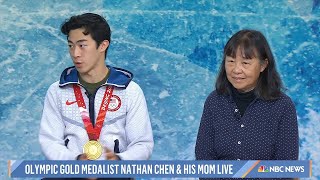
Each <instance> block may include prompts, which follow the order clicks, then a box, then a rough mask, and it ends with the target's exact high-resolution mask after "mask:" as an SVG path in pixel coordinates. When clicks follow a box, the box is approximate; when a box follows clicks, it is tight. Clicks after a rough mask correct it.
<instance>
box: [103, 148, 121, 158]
mask: <svg viewBox="0 0 320 180" xmlns="http://www.w3.org/2000/svg"><path fill="white" fill-rule="evenodd" d="M105 151H106V159H107V160H120V158H119V157H118V156H117V155H116V154H114V153H113V152H112V151H111V150H109V149H108V148H105Z"/></svg>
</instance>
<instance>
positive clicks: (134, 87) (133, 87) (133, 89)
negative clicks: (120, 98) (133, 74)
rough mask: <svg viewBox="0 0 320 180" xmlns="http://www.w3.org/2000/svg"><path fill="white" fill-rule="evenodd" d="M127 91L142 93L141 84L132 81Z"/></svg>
mask: <svg viewBox="0 0 320 180" xmlns="http://www.w3.org/2000/svg"><path fill="white" fill-rule="evenodd" d="M126 90H127V91H129V92H140V91H141V92H142V89H141V87H140V86H139V84H138V83H136V82H134V81H133V80H131V81H130V83H129V84H128V86H127V88H126Z"/></svg>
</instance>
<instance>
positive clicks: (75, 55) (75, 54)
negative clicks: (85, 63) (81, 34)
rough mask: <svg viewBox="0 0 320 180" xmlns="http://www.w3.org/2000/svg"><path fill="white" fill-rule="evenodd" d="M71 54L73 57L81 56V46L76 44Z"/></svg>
mask: <svg viewBox="0 0 320 180" xmlns="http://www.w3.org/2000/svg"><path fill="white" fill-rule="evenodd" d="M71 55H72V56H73V57H80V56H81V50H80V48H79V47H77V46H75V47H74V49H73V50H71Z"/></svg>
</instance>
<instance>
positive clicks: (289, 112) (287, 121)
mask: <svg viewBox="0 0 320 180" xmlns="http://www.w3.org/2000/svg"><path fill="white" fill-rule="evenodd" d="M280 110H281V111H282V112H281V113H282V115H281V117H280V122H279V124H278V130H277V133H278V134H277V138H276V139H277V141H276V145H275V148H276V149H275V159H276V160H297V159H298V156H299V132H298V122H297V114H296V109H295V107H294V104H293V102H292V101H291V99H290V98H289V97H288V98H286V99H285V101H284V106H283V109H280Z"/></svg>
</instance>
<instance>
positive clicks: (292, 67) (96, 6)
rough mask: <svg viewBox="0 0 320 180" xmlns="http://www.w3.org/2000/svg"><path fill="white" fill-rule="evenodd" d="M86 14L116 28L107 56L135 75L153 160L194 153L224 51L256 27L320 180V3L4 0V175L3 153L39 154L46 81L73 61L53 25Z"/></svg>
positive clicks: (1, 170)
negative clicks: (266, 43)
mask: <svg viewBox="0 0 320 180" xmlns="http://www.w3.org/2000/svg"><path fill="white" fill-rule="evenodd" d="M84 12H95V13H99V14H101V15H103V16H105V17H106V18H107V19H108V21H109V23H110V25H111V28H112V31H113V34H112V42H111V47H110V48H109V52H108V58H107V63H108V64H110V65H113V66H118V67H122V68H125V69H128V70H130V71H132V72H133V73H134V74H135V78H134V80H135V81H136V82H138V83H139V84H140V86H141V87H142V89H143V90H144V93H145V96H146V99H147V103H148V106H149V110H150V116H151V121H152V127H153V131H154V139H155V148H154V152H153V155H152V159H194V145H195V139H196V135H197V130H198V126H199V120H200V116H201V113H202V108H203V103H204V100H205V98H206V96H207V95H208V94H209V93H210V92H211V91H212V90H213V87H214V86H213V84H214V81H215V77H216V74H217V69H218V67H219V65H220V62H221V56H222V48H223V46H224V44H225V43H226V41H227V39H228V38H229V37H230V36H231V35H232V34H233V33H235V32H236V31H238V30H240V29H243V28H252V29H257V30H260V31H262V32H263V33H264V34H265V35H266V37H267V39H268V40H269V42H270V44H271V46H272V49H273V52H274V54H275V57H276V59H277V65H278V69H279V71H280V73H281V75H282V78H283V80H284V82H285V85H286V87H287V88H288V91H287V94H288V95H290V96H291V97H292V99H293V101H294V103H295V105H296V108H297V111H298V120H299V133H300V159H302V160H305V159H308V160H309V159H311V160H313V175H314V177H313V178H312V179H320V153H319V152H320V138H319V136H320V106H319V104H320V103H319V102H320V101H319V100H320V96H319V95H320V90H319V87H320V81H319V79H320V73H319V72H320V51H319V49H320V47H319V46H320V43H319V42H320V41H319V40H320V16H319V15H320V1H319V0H305V1H298V0H287V1H286V0H280V1H276V0H275V1H269V0H263V1H255V0H247V1H237V0H207V1H206V0H199V1H192V0H189V1H187V0H180V1H172V2H171V1H156V0H140V1H129V0H127V1H123V0H113V1H107V0H105V1H101V0H100V1H91V0H81V1H79V0H72V1H57V0H33V1H27V0H0V49H1V51H0V78H1V84H0V89H1V91H0V92H1V93H0V124H1V125H0V133H1V135H0V176H1V177H0V179H8V176H7V160H9V159H43V158H44V157H43V155H42V154H41V151H40V147H39V144H38V138H37V135H38V129H39V122H40V117H41V112H42V107H43V100H44V97H45V93H46V90H47V88H48V87H49V85H50V84H51V83H53V82H54V81H56V80H58V78H59V76H60V73H61V72H62V70H63V69H64V68H65V67H67V66H71V65H72V63H71V61H70V58H69V54H68V52H67V44H66V39H65V37H64V36H63V35H62V34H61V33H60V31H59V27H60V24H61V22H62V21H64V20H65V19H66V18H67V17H69V16H71V15H75V14H80V13H84Z"/></svg>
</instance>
